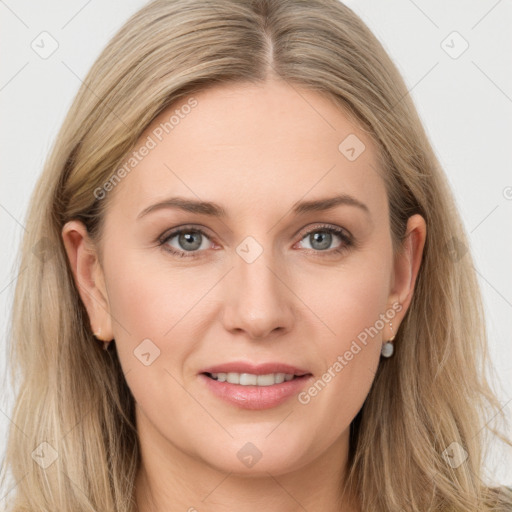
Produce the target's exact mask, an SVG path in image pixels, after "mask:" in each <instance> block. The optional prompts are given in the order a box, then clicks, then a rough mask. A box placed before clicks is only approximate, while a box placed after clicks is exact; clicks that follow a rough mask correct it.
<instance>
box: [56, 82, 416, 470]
mask: <svg viewBox="0 0 512 512" xmlns="http://www.w3.org/2000/svg"><path fill="white" fill-rule="evenodd" d="M171 116H174V117H172V118H171ZM166 123H167V124H166ZM137 147H138V149H137V153H136V154H134V155H132V158H133V160H130V161H128V160H127V165H126V166H125V171H124V173H123V172H122V171H121V172H120V173H118V177H120V181H119V183H117V182H116V184H115V185H108V184H107V185H106V186H105V187H104V188H103V189H102V190H101V191H98V193H97V194H98V197H103V196H105V195H108V194H111V197H109V198H108V199H109V200H110V201H111V202H110V205H109V209H108V212H107V214H106V218H105V226H104V228H105V231H104V240H103V242H102V243H103V255H104V257H103V260H102V261H101V267H94V268H95V270H94V271H93V272H92V274H91V276H92V280H93V281H94V284H93V285H92V286H91V288H90V289H89V293H84V294H83V295H82V297H83V298H84V302H86V305H87V308H88V311H89V314H90V317H91V325H92V327H93V328H94V329H95V330H98V328H101V333H102V336H101V337H103V338H106V339H111V338H114V339H115V344H116V347H117V351H118V354H119V358H120V362H121V365H122V367H123V370H124V372H125V374H126V380H127V383H128V386H129V387H130V389H131V392H132V393H133V396H134V397H135V400H136V409H137V428H138V431H139V436H140V439H141V443H142V446H143V450H144V449H146V450H148V451H149V450H151V453H153V454H154V456H156V457H158V458H159V460H162V461H164V460H167V459H169V460H176V457H191V458H192V459H194V460H196V461H200V462H202V463H206V464H208V465H209V466H211V467H214V468H217V469H219V470H222V471H226V472H237V473H246V474H256V473H261V474H266V473H267V472H270V473H271V474H273V475H277V474H282V473H285V472H290V471H292V470H295V469H298V468H300V467H302V466H304V465H306V464H309V463H311V462H312V461H314V460H316V459H318V458H319V457H326V456H327V457H332V458H333V460H337V461H338V464H339V461H340V460H343V458H344V457H345V456H346V453H347V449H348V432H349V425H350V423H351V421H352V420H353V418H354V417H355V416H356V414H357V412H358V411H359V409H360V408H361V407H362V405H363V402H364V400H365V398H366V396H367V394H368V392H369V390H370V386H371V384H372V381H373V379H374V375H375V372H376V370H377V366H378V365H379V364H388V362H387V361H386V360H382V361H381V362H380V352H381V347H382V343H383V342H385V341H386V340H387V339H388V338H390V337H391V336H392V334H393V333H394V332H396V329H397V328H398V326H399V324H400V320H401V319H402V318H403V316H404V314H405V311H406V307H407V306H408V304H409V301H410V297H411V293H412V287H413V284H414V278H415V275H416V271H417V265H416V264H415V263H414V262H417V261H418V254H419V253H418V249H417V248H416V249H414V246H412V249H411V250H412V252H411V253H410V255H409V256H410V257H403V258H402V259H399V258H393V253H392V245H391V235H390V227H389V210H388V204H387V196H386V190H385V186H384V182H383V180H382V178H381V177H380V176H379V173H378V172H377V167H378V164H377V160H376V147H375V146H374V145H373V144H372V142H371V140H370V139H369V138H368V137H367V136H366V134H365V133H364V132H362V131H361V130H359V129H358V128H356V126H354V125H353V124H352V123H351V122H349V120H347V118H346V117H345V116H344V115H343V113H342V111H341V110H340V109H339V108H338V107H336V106H335V105H334V104H333V103H331V102H330V101H329V100H328V99H326V98H325V97H323V96H321V95H319V94H318V93H315V92H312V91H308V90H305V89H301V88H297V87H295V86H294V87H293V88H292V87H290V86H288V85H286V84H283V83H278V82H268V83H266V84H265V85H260V86H255V85H240V84H236V85H223V86H217V87H214V88H211V89H209V90H206V91H202V92H201V93H198V94H195V95H194V96H193V98H186V99H185V100H183V101H181V102H180V103H179V104H176V105H173V106H172V108H169V109H167V110H166V111H165V112H163V113H162V114H161V115H160V116H159V118H158V119H156V120H155V121H154V122H153V123H152V125H151V126H150V127H149V128H148V129H147V130H146V132H145V133H144V135H143V136H142V137H141V138H140V141H139V143H138V145H137ZM144 148H145V149H144ZM340 197H341V198H344V199H342V200H339V201H338V200H336V201H335V200H332V201H331V202H329V201H328V200H330V199H332V198H340ZM177 198H179V200H178V199H177ZM101 200H102V199H101ZM324 201H325V202H326V203H325V204H324V205H323V206H322V204H323V202H324ZM166 202H167V206H166ZM316 202H320V203H318V204H316ZM199 203H205V204H204V205H199ZM206 203H208V204H206ZM210 203H215V205H217V206H213V205H212V204H210ZM179 204H181V205H182V207H179V206H178V205H179ZM173 205H174V206H173ZM315 205H316V206H315ZM329 205H330V207H329V208H326V207H325V206H329ZM221 212H222V214H220V213H221ZM417 220H418V219H417V218H412V220H411V221H410V225H409V230H411V229H412V228H411V226H412V227H414V226H421V224H419V223H416V224H415V221H417ZM178 229H182V230H183V233H182V234H181V235H180V234H176V233H175V231H176V230H178ZM331 229H332V230H333V231H330V230H331ZM336 231H338V233H337V232H336ZM420 231H421V228H420ZM64 236H66V235H64ZM68 247H69V245H68ZM421 249H422V243H421V236H420V242H419V252H421ZM80 254H83V253H81V252H80V250H78V257H79V258H80ZM79 261H80V260H79ZM84 261H85V260H84ZM83 268H85V267H83ZM84 272H85V271H84ZM91 282H92V281H91ZM93 298H94V299H93ZM102 304H103V307H100V305H102ZM390 322H392V328H391V327H390ZM265 365H266V366H265ZM283 365H286V366H283ZM205 372H210V373H220V374H221V375H220V376H217V378H219V379H220V380H213V378H212V377H211V376H208V375H206V374H205ZM226 373H230V374H232V375H225V376H224V375H222V374H226ZM283 373H285V374H288V373H290V374H294V375H302V376H301V377H300V378H299V377H298V376H296V377H294V378H293V379H292V380H291V381H289V380H285V381H284V382H281V381H282V380H283V378H285V379H288V378H289V377H283V376H282V375H275V374H283ZM238 374H249V375H245V376H244V375H242V376H241V377H240V376H239V377H238V378H241V379H242V382H243V383H247V384H249V385H243V384H241V383H239V384H236V383H233V382H235V381H236V379H237V375H238ZM260 374H262V375H269V374H274V375H270V376H267V377H261V378H258V376H257V375H260ZM224 378H226V379H228V380H230V381H231V382H227V381H226V382H221V380H222V379H224ZM258 382H259V384H258ZM255 384H256V385H255Z"/></svg>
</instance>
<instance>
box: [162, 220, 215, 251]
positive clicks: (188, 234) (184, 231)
mask: <svg viewBox="0 0 512 512" xmlns="http://www.w3.org/2000/svg"><path fill="white" fill-rule="evenodd" d="M173 238H176V243H177V244H178V247H174V246H172V245H170V244H169V242H170V241H171V240H172V239H173ZM205 239H208V236H207V235H206V233H205V232H204V231H203V230H202V229H199V228H188V227H183V228H180V229H177V230H175V231H172V232H171V233H169V234H167V235H164V238H163V239H161V240H159V244H160V245H162V246H165V249H166V250H167V251H169V252H171V253H172V254H175V255H176V256H179V257H182V258H183V257H185V258H186V257H191V256H192V257H193V256H195V254H194V253H195V252H198V251H199V249H207V248H208V243H204V242H205ZM187 253H191V254H187Z"/></svg>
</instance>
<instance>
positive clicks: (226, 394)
mask: <svg viewBox="0 0 512 512" xmlns="http://www.w3.org/2000/svg"><path fill="white" fill-rule="evenodd" d="M199 377H200V378H201V379H202V380H203V381H204V382H205V383H206V385H207V386H208V389H209V390H210V391H211V392H212V393H213V394H215V395H217V396H218V397H219V398H221V399H223V400H225V401H226V402H229V403H231V404H234V405H237V406H238V407H241V408H242V409H253V410H254V409H270V408H271V407H276V406H278V405H280V404H282V403H283V402H285V401H286V400H288V399H289V398H291V397H292V396H294V395H297V394H298V393H299V392H300V390H301V389H302V388H304V386H305V385H306V383H307V382H308V381H309V380H310V379H311V378H312V377H313V376H312V375H303V376H302V377H296V378H295V379H292V380H289V381H285V382H281V383H280V384H272V385H271V386H242V385H240V384H231V383H229V382H226V381H224V382H219V381H218V380H215V379H212V378H210V377H208V376H207V375H205V374H203V373H201V374H200V375H199Z"/></svg>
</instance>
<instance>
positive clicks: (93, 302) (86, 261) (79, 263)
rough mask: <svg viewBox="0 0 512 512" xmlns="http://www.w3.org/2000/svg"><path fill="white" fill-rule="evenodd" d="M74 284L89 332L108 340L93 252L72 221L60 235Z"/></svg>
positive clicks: (101, 284)
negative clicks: (87, 318) (86, 316)
mask: <svg viewBox="0 0 512 512" xmlns="http://www.w3.org/2000/svg"><path fill="white" fill-rule="evenodd" d="M61 236H62V240H63V243H64V247H65V250H66V253H67V256H68V260H69V264H70V267H71V270H72V273H73V277H74V280H75V284H76V286H77V289H78V291H79V294H80V297H81V299H82V302H83V303H84V306H85V308H86V309H87V313H88V315H89V321H90V324H91V329H92V331H93V332H97V331H98V330H99V329H100V330H101V332H102V337H103V338H104V339H112V338H113V335H112V325H111V317H110V305H109V302H108V294H107V290H106V286H105V281H104V278H103V270H102V268H101V265H100V262H99V259H98V255H97V251H96V249H95V246H94V243H93V242H92V240H91V239H90V237H89V234H88V232H87V228H86V227H85V225H84V224H83V223H82V222H80V221H78V220H72V221H69V222H67V223H66V224H65V225H64V227H63V228H62V232H61Z"/></svg>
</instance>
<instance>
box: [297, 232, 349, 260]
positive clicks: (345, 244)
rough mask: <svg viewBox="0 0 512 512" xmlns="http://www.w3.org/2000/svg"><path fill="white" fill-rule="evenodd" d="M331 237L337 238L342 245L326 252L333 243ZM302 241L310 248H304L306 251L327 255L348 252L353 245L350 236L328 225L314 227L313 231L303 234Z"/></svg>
mask: <svg viewBox="0 0 512 512" xmlns="http://www.w3.org/2000/svg"><path fill="white" fill-rule="evenodd" d="M333 235H335V237H338V238H339V239H340V240H341V242H342V243H341V244H340V245H338V247H335V248H334V249H331V250H328V249H329V247H330V245H331V244H332V242H333ZM304 240H306V241H307V242H308V243H309V244H310V247H306V249H311V250H313V251H315V252H326V253H328V254H329V255H332V254H339V253H341V252H343V251H346V250H348V249H349V248H350V247H351V246H352V245H353V241H352V238H351V236H349V235H348V234H347V233H346V232H345V231H344V230H343V229H341V228H338V227H335V226H330V225H324V226H316V227H315V229H313V230H310V231H308V232H307V233H305V235H304V236H303V237H302V239H301V241H304Z"/></svg>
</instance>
